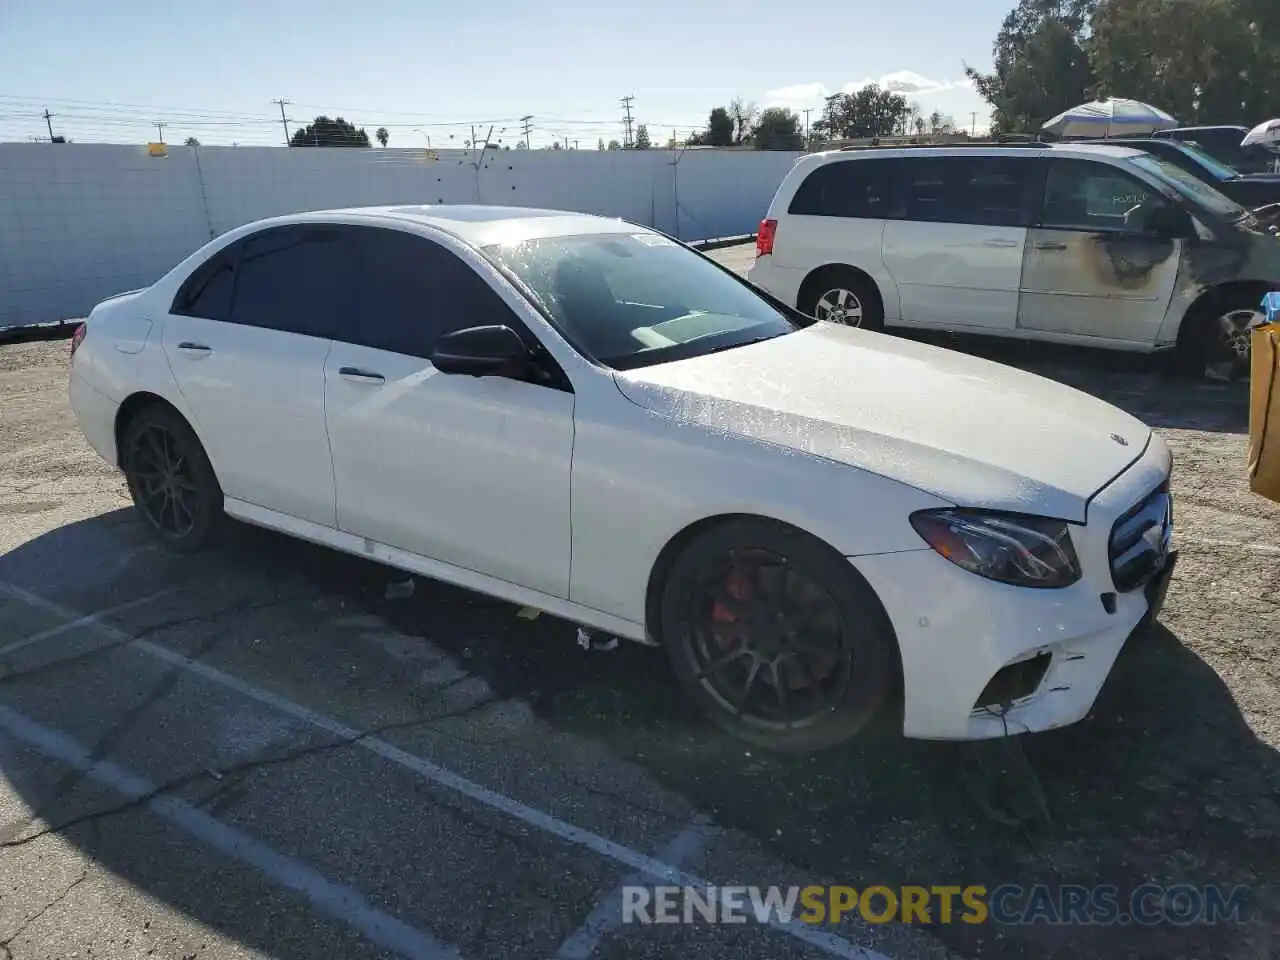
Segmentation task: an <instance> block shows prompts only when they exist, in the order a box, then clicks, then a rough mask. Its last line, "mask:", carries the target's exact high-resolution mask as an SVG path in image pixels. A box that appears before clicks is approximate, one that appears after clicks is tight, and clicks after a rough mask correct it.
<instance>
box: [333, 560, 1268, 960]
mask: <svg viewBox="0 0 1280 960" xmlns="http://www.w3.org/2000/svg"><path fill="white" fill-rule="evenodd" d="M315 560H316V561H317V567H316V568H313V569H310V570H309V573H308V575H309V576H316V577H317V582H318V583H320V584H322V585H323V586H325V587H326V588H328V589H343V587H342V584H344V583H345V584H346V589H348V590H352V589H353V588H354V593H355V594H357V595H359V596H361V597H362V598H363V602H364V603H366V604H367V605H368V606H369V607H370V609H373V610H376V611H377V612H378V613H379V614H381V615H382V616H384V617H385V618H386V619H387V620H388V621H390V622H391V623H393V624H394V625H395V626H396V627H397V628H398V629H400V630H402V631H404V632H407V633H411V634H417V635H421V636H424V637H431V638H432V639H433V640H434V641H435V642H436V643H438V644H440V645H442V646H444V647H445V648H446V649H450V650H451V652H452V653H454V654H455V655H462V654H463V653H464V652H465V653H466V655H467V658H468V659H467V663H468V668H469V669H470V670H472V671H474V672H476V673H478V674H480V675H481V676H483V677H484V678H485V680H486V681H487V682H488V683H489V684H490V686H492V687H493V688H494V690H495V691H496V692H497V693H498V694H499V695H501V696H505V697H515V698H520V699H524V700H526V701H527V702H529V703H530V704H531V705H532V706H533V708H534V709H535V710H536V712H537V713H538V714H539V715H540V716H542V717H543V718H544V719H545V720H546V721H547V722H549V723H551V724H552V725H554V726H555V727H556V728H557V729H560V730H563V731H566V732H572V733H574V734H577V735H581V736H584V737H589V738H592V739H595V740H598V741H600V742H603V743H605V744H606V745H608V747H609V748H610V750H611V752H613V753H615V754H617V755H619V756H622V757H624V758H626V759H628V760H630V761H632V762H634V763H637V764H640V765H641V766H643V767H645V768H646V769H648V770H649V771H650V772H651V773H652V775H653V776H654V777H655V778H657V779H658V780H659V781H660V782H662V783H663V784H664V785H666V786H667V787H668V788H669V789H672V790H674V791H676V792H678V793H679V794H681V795H683V796H685V797H686V798H687V799H688V800H689V801H690V802H691V803H693V804H694V805H696V806H697V807H698V808H699V809H701V810H703V811H705V812H708V813H709V814H711V815H712V816H714V817H715V819H716V820H717V822H719V823H721V824H723V825H725V826H729V827H733V828H737V829H740V830H743V831H745V832H747V833H749V834H750V835H752V836H754V837H756V838H757V839H758V840H759V841H761V842H762V843H764V844H766V845H769V846H770V847H772V848H774V850H775V852H776V854H777V855H778V856H779V857H781V858H783V859H784V860H786V861H789V862H791V863H794V864H796V865H797V866H799V867H802V868H808V869H811V870H812V871H814V873H815V875H819V876H823V877H834V878H837V879H839V880H841V881H843V882H847V883H849V884H850V885H853V886H855V887H865V886H867V885H869V884H872V883H883V884H885V885H887V886H889V887H896V886H900V885H903V884H911V883H923V884H958V885H969V884H983V885H985V886H986V887H987V888H988V889H993V888H995V887H997V886H999V885H1001V884H1010V883H1013V884H1021V885H1022V886H1024V887H1026V888H1030V887H1031V886H1032V885H1033V884H1048V885H1051V886H1053V887H1054V888H1055V889H1056V888H1057V887H1058V886H1059V885H1064V884H1083V885H1086V886H1096V885H1100V884H1110V885H1114V886H1115V887H1117V888H1118V889H1119V891H1120V892H1121V898H1122V905H1123V898H1124V897H1126V896H1127V895H1128V894H1129V893H1130V892H1132V891H1134V890H1136V889H1138V888H1139V887H1140V886H1141V885H1142V884H1144V883H1157V884H1161V885H1163V886H1166V887H1171V886H1174V885H1178V884H1192V885H1194V886H1197V887H1201V888H1203V887H1206V886H1209V885H1218V886H1219V887H1222V888H1224V889H1226V890H1228V891H1229V890H1231V889H1233V888H1235V887H1236V886H1240V885H1243V886H1245V887H1249V888H1251V889H1252V891H1253V892H1254V893H1255V894H1257V893H1259V892H1260V891H1261V889H1262V887H1263V885H1265V884H1267V883H1269V882H1270V878H1272V877H1273V876H1274V867H1275V864H1276V863H1277V862H1280V861H1278V860H1277V854H1278V853H1280V847H1278V846H1277V838H1280V801H1278V798H1280V754H1278V753H1277V751H1276V750H1274V749H1273V748H1272V747H1270V746H1269V745H1268V744H1266V743H1264V742H1263V741H1261V740H1260V739H1258V737H1257V736H1256V735H1255V734H1254V733H1253V731H1252V730H1251V729H1250V727H1249V725H1248V724H1247V722H1246V721H1245V719H1244V717H1243V716H1242V715H1241V712H1240V710H1239V708H1238V707H1237V705H1236V702H1235V700H1234V698H1233V696H1232V694H1231V691H1230V690H1229V689H1228V688H1227V686H1226V685H1225V684H1224V682H1223V681H1222V679H1221V678H1220V677H1219V676H1218V674H1217V673H1216V672H1215V671H1214V669H1213V668H1212V667H1211V666H1209V665H1208V664H1207V663H1205V661H1204V660H1202V659H1201V658H1200V657H1199V656H1197V655H1196V654H1195V653H1193V652H1192V651H1191V650H1189V649H1188V648H1187V647H1186V646H1185V645H1184V644H1183V643H1182V642H1181V641H1180V640H1179V639H1178V637H1177V636H1175V635H1174V634H1173V633H1171V632H1170V631H1169V629H1167V628H1166V627H1165V626H1163V625H1161V624H1158V623H1157V624H1156V625H1154V626H1152V627H1150V628H1148V629H1146V630H1145V631H1143V632H1142V633H1140V634H1136V635H1135V636H1134V637H1133V638H1132V639H1131V640H1130V642H1129V643H1128V644H1127V645H1126V647H1125V649H1124V651H1123V653H1122V655H1121V657H1120V658H1119V660H1118V662H1117V664H1116V668H1115V670H1114V671H1113V673H1112V675H1111V677H1110V679H1109V680H1108V682H1107V684H1106V686H1105V688H1104V690H1103V692H1102V694H1101V696H1100V697H1099V700H1098V702H1097V704H1096V705H1095V709H1094V710H1093V711H1092V713H1091V715H1090V716H1089V718H1087V719H1086V720H1085V721H1084V722H1082V723H1079V724H1077V725H1074V726H1072V727H1069V728H1066V729H1063V730H1059V731H1055V732H1052V733H1048V734H1042V735H1038V736H1032V737H1011V738H1008V739H1006V740H1000V741H990V742H985V743H975V744H964V743H930V742H922V741H909V740H905V739H904V738H902V736H901V735H900V733H899V731H900V713H898V712H897V711H898V710H900V708H894V707H892V706H891V707H890V708H889V709H888V710H886V711H885V713H884V714H883V715H882V716H881V717H880V718H879V719H878V720H877V721H876V722H875V723H874V724H873V725H872V727H871V728H870V729H869V730H867V731H866V732H865V733H864V734H863V735H862V736H861V737H860V738H859V739H858V740H857V741H856V742H854V743H853V744H851V745H848V746H846V747H842V748H838V749H836V750H833V751H828V752H825V753H821V754H816V755H811V756H801V757H788V756H778V755H771V754H768V753H766V752H763V751H760V750H757V749H753V748H750V747H747V746H744V745H743V744H742V743H740V742H737V741H735V740H733V739H731V738H729V737H728V736H726V735H724V734H722V733H721V732H719V731H718V730H717V729H715V728H714V727H713V726H712V725H710V724H709V723H707V722H706V721H705V720H703V718H702V717H701V716H699V715H698V714H697V713H696V711H695V710H694V709H693V708H692V707H691V706H690V704H689V703H688V701H686V699H685V698H684V696H683V695H682V694H681V692H680V691H679V690H678V689H677V686H676V683H675V680H674V676H673V674H672V672H671V670H670V668H669V666H668V663H667V660H666V656H665V654H664V652H663V651H662V650H655V649H652V648H646V647H641V646H639V645H637V644H631V643H626V642H623V643H621V644H620V645H619V646H618V647H617V648H616V649H615V650H611V651H609V652H601V651H595V650H583V649H581V648H580V647H579V646H578V645H577V644H576V643H575V642H574V634H575V630H576V628H575V627H574V626H573V625H572V624H569V623H566V622H565V621H562V620H558V619H556V618H553V617H548V616H542V617H539V618H538V619H536V620H534V621H532V622H530V621H526V620H524V619H521V618H520V617H518V616H516V609H515V608H513V607H511V606H510V605H507V604H503V603H500V602H497V601H492V600H488V599H485V598H478V597H476V595H474V594H471V593H469V592H467V591H464V590H459V589H457V588H453V587H450V586H448V585H444V584H439V583H434V582H430V581H421V580H419V581H418V585H417V590H416V591H415V593H414V595H413V596H412V597H411V598H409V599H407V600H403V601H385V600H382V599H381V598H380V596H381V590H382V584H383V582H384V581H385V579H386V571H384V570H382V568H378V567H376V566H373V565H369V566H368V567H366V568H365V573H364V581H363V583H358V582H357V581H356V580H354V579H353V578H352V577H351V576H350V575H338V577H337V579H336V580H332V579H329V578H331V577H333V576H334V575H335V572H336V571H335V570H334V569H333V568H331V567H329V565H328V564H327V562H325V561H323V560H321V559H320V558H319V557H315ZM391 576H393V577H394V576H396V575H394V574H392V575H391ZM1176 591H1177V585H1176V583H1175V586H1174V593H1175V595H1176ZM480 635H484V636H486V637H487V638H488V640H487V641H486V643H485V644H484V645H483V646H482V647H481V648H479V649H477V647H476V645H475V643H474V640H473V638H474V637H476V636H480ZM745 882H750V881H749V880H748V881H745ZM760 882H762V883H768V882H769V880H768V878H761V879H760ZM1252 909H1253V911H1254V913H1253V914H1252V917H1250V915H1249V914H1248V912H1247V910H1246V915H1245V920H1246V921H1250V922H1245V923H1241V924H1225V925H1224V924H1218V925H1198V926H1193V927H1186V926H1175V925H1172V924H1165V925H1162V926H1159V927H1146V926H1128V925H1124V924H1113V925H1110V926H1083V925H1081V926H1076V927H1071V928H1063V927H1061V926H1050V925H1046V924H1043V923H1041V924H1035V925H1030V926H1019V927H1016V928H996V927H991V926H983V927H978V928H975V927H972V926H967V925H964V924H953V925H949V926H941V925H939V926H936V927H935V929H934V933H935V934H936V935H937V936H938V937H939V939H941V940H942V941H943V942H944V943H946V944H947V945H948V946H949V947H951V948H952V949H954V950H956V951H957V952H959V953H960V954H961V955H964V956H984V957H1009V958H1013V957H1025V956H1035V957H1038V958H1046V960H1052V958H1058V957H1061V958H1063V960H1066V958H1075V957H1078V956H1099V957H1102V956H1106V957H1111V956H1127V957H1153V958H1155V957H1159V958H1173V957H1182V956H1186V957H1203V956H1214V957H1221V958H1226V957H1231V956H1252V955H1254V953H1253V952H1252V951H1253V949H1254V948H1256V947H1257V945H1258V942H1257V941H1255V939H1254V938H1256V937H1266V936H1267V935H1268V934H1267V933H1266V931H1267V929H1269V928H1274V927H1275V924H1276V921H1277V919H1278V918H1280V911H1278V910H1277V907H1276V904H1275V903H1274V902H1272V903H1270V904H1269V905H1265V904H1264V903H1263V902H1262V901H1258V902H1255V903H1254V904H1253V906H1252ZM1260 931H1261V932H1260Z"/></svg>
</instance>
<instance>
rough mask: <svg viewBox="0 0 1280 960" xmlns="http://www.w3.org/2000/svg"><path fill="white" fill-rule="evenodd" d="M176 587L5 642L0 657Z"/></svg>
mask: <svg viewBox="0 0 1280 960" xmlns="http://www.w3.org/2000/svg"><path fill="white" fill-rule="evenodd" d="M177 589H178V588H177V587H166V588H165V589H163V590H157V591H156V592H155V593H149V594H147V595H146V596H145V597H139V598H138V599H137V600H130V601H128V602H127V603H118V604H116V605H115V606H114V607H107V608H106V609H104V610H99V611H98V612H97V613H91V614H89V615H88V616H87V617H77V618H76V619H75V620H72V621H71V622H70V623H63V624H60V625H58V626H56V627H50V628H49V629H48V630H42V631H41V632H40V633H37V634H35V635H34V636H30V637H24V638H23V639H22V640H17V641H15V642H14V643H10V644H6V645H5V646H3V647H0V657H3V656H4V655H5V654H7V653H13V652H14V651H15V650H21V649H22V648H23V647H30V646H32V645H34V644H37V643H43V642H44V641H45V640H52V639H53V638H54V637H57V636H61V635H62V634H64V633H70V632H71V631H72V630H75V629H77V628H79V627H91V626H93V625H94V624H96V623H98V621H100V620H105V619H107V617H114V616H115V615H116V614H117V613H124V612H125V611H126V610H132V609H134V608H135V607H141V606H145V605H146V604H148V603H151V601H153V600H159V599H160V598H161V597H167V596H168V595H169V594H171V593H174V592H176V591H177Z"/></svg>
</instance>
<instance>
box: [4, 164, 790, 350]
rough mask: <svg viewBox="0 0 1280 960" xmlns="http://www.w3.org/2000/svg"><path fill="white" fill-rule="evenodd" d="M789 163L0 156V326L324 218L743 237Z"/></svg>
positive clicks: (92, 299) (80, 304) (45, 317)
mask: <svg viewBox="0 0 1280 960" xmlns="http://www.w3.org/2000/svg"><path fill="white" fill-rule="evenodd" d="M797 156H798V154H795V153H785V152H777V153H773V152H751V151H742V152H738V151H732V152H728V151H723V152H722V151H701V150H691V151H684V152H677V151H669V150H647V151H630V150H628V151H598V150H566V151H559V150H533V151H525V150H509V151H508V150H502V151H493V150H490V151H486V152H484V153H483V154H479V153H476V152H471V151H462V150H452V151H446V150H441V151H435V152H431V151H426V150H417V149H385V150H384V149H377V148H374V149H369V150H354V149H323V148H322V149H295V150H286V149H283V148H268V147H200V148H191V147H170V148H169V150H168V156H165V157H153V156H150V155H149V154H148V151H147V148H146V147H144V146H137V147H133V146H120V145H107V144H40V143H12V144H0V327H5V326H12V325H16V324H24V323H40V322H44V321H50V320H60V319H65V318H67V317H75V316H83V315H84V314H85V312H86V311H87V310H89V309H90V308H91V307H92V306H93V305H94V304H95V303H96V302H98V301H99V300H101V299H102V298H104V297H107V296H110V295H111V294H113V293H118V292H120V291H123V290H129V289H133V288H136V287H140V286H145V285H147V284H149V283H151V282H152V281H154V280H155V279H156V278H158V277H159V276H161V275H162V274H163V273H164V272H165V271H166V270H168V269H169V268H170V267H172V266H173V265H174V264H175V263H177V262H178V261H179V260H180V259H182V258H183V257H185V256H186V255H187V254H188V253H190V252H192V251H193V250H195V249H196V248H197V247H199V246H200V245H201V244H203V243H205V242H206V241H208V240H209V239H211V238H213V237H215V236H217V235H218V234H221V233H224V232H225V231H227V230H230V229H232V228H234V227H237V226H240V225H241V224H244V223H248V222H249V221H251V220H257V219H260V218H262V217H268V216H275V215H279V214H283V213H295V212H298V211H302V210H315V209H323V208H326V207H345V206H362V205H368V204H404V203H489V204H502V205H510V206H529V207H549V208H553V209H562V210H576V211H581V212H585V213H598V214H605V215H608V216H621V217H626V218H627V219H629V220H634V221H636V222H639V223H646V224H649V225H651V226H654V227H657V228H658V229H660V230H664V231H666V232H668V233H671V234H674V235H676V236H678V237H680V238H681V239H683V240H703V239H708V238H711V237H722V236H734V235H738V234H744V233H751V232H753V231H754V230H755V228H756V226H757V225H758V223H759V221H760V218H761V217H762V216H763V215H764V212H765V210H766V208H767V207H768V205H769V200H770V199H771V198H772V196H773V192H774V190H775V189H776V188H777V186H778V183H779V182H780V181H781V180H782V177H783V176H784V175H785V174H786V172H787V170H788V169H790V167H791V165H792V164H793V163H794V162H795V160H796V157H797Z"/></svg>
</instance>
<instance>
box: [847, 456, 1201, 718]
mask: <svg viewBox="0 0 1280 960" xmlns="http://www.w3.org/2000/svg"><path fill="white" fill-rule="evenodd" d="M1169 467H1170V457H1169V451H1168V448H1167V447H1166V446H1165V444H1164V443H1163V441H1160V440H1159V438H1157V437H1153V438H1152V441H1151V444H1150V445H1149V447H1148V449H1147V450H1146V452H1145V453H1144V455H1143V456H1142V457H1141V458H1140V459H1139V460H1138V462H1137V463H1135V464H1134V465H1133V466H1132V467H1130V468H1129V469H1128V470H1127V471H1125V473H1123V474H1122V475H1121V476H1120V477H1118V478H1117V479H1116V480H1114V481H1113V482H1112V483H1111V484H1109V485H1108V486H1107V487H1105V488H1104V489H1103V490H1101V491H1100V492H1099V493H1098V494H1097V495H1095V496H1094V498H1093V499H1092V501H1091V502H1090V504H1089V509H1088V520H1087V522H1086V523H1085V524H1084V525H1083V526H1079V527H1074V528H1073V529H1072V539H1073V541H1074V542H1075V544H1076V549H1077V552H1078V554H1079V555H1080V559H1081V565H1082V569H1083V571H1084V575H1083V577H1082V578H1081V579H1080V580H1079V581H1078V582H1076V583H1074V584H1072V585H1071V586H1070V587H1066V588H1063V589H1055V590H1036V589H1029V588H1026V587H1016V586H1010V585H1007V584H1002V583H996V582H994V581H990V580H985V579H983V578H981V577H977V576H975V575H973V574H971V573H969V572H967V571H965V570H963V569H961V568H960V567H958V566H956V565H955V564H953V563H950V562H949V561H947V560H945V559H944V558H943V557H941V556H939V555H938V554H936V553H935V552H934V551H932V550H929V549H925V550H912V551H907V552H902V553H892V554H882V555H878V556H870V557H857V558H853V559H851V561H850V562H851V563H853V564H854V565H855V566H856V567H857V569H858V571H859V572H860V573H861V574H862V575H863V576H864V577H865V578H866V579H867V581H868V582H869V583H870V584H871V586H872V588H873V589H874V590H875V591H876V592H877V594H878V595H879V597H880V599H881V602H882V603H883V604H884V606H885V609H886V611H887V612H888V614H889V617H890V620H891V621H892V623H893V626H894V630H895V633H896V635H897V639H898V645H899V649H900V651H901V658H902V674H903V734H904V735H905V736H907V737H912V738H920V739H940V740H976V739H986V738H991V737H1000V736H1007V735H1009V734H1016V733H1031V732H1037V731H1043V730H1051V729H1054V728H1057V727H1063V726H1067V725H1069V724H1072V723H1075V722H1077V721H1079V720H1081V719H1083V718H1084V717H1085V716H1086V715H1087V714H1088V712H1089V711H1090V709H1092V707H1093V704H1094V701H1095V700H1096V699H1097V696H1098V694H1099V692H1100V691H1101V690H1102V687H1103V684H1104V683H1105V682H1106V679H1107V677H1108V675H1109V674H1110V673H1111V669H1112V666H1113V665H1114V663H1115V660H1116V657H1117V656H1118V655H1119V653H1120V650H1121V648H1122V647H1123V646H1124V644H1125V642H1126V641H1127V640H1128V639H1129V637H1130V636H1131V635H1133V634H1134V633H1135V632H1137V631H1138V630H1139V629H1141V628H1142V627H1144V626H1145V625H1146V624H1148V623H1149V622H1150V621H1151V620H1152V619H1154V617H1155V616H1156V615H1158V613H1159V611H1160V608H1161V607H1162V606H1163V604H1164V598H1165V595H1166V593H1167V590H1168V585H1169V581H1170V579H1171V577H1172V574H1173V569H1174V566H1175V564H1176V555H1175V554H1173V553H1172V552H1169V553H1168V554H1166V559H1165V561H1164V563H1163V566H1162V567H1160V568H1158V569H1157V570H1155V571H1154V572H1153V573H1152V574H1151V575H1149V577H1148V578H1147V579H1146V580H1145V582H1144V583H1142V584H1140V585H1138V586H1136V587H1134V588H1132V589H1129V590H1125V591H1119V590H1117V589H1116V586H1115V583H1114V581H1113V579H1112V574H1111V566H1112V558H1111V535H1112V530H1113V528H1114V527H1115V525H1116V524H1117V522H1118V521H1120V520H1121V518H1123V517H1124V516H1125V515H1126V514H1127V513H1131V512H1132V511H1133V508H1134V507H1135V505H1138V504H1141V503H1143V502H1145V501H1146V500H1147V499H1148V498H1149V497H1150V496H1152V494H1153V491H1155V490H1157V489H1158V488H1159V487H1160V485H1161V484H1162V483H1164V482H1165V481H1166V480H1167V477H1168V474H1169ZM1167 543H1168V540H1167V536H1166V538H1165V540H1164V544H1166V545H1167ZM1161 549H1163V547H1162V548H1161Z"/></svg>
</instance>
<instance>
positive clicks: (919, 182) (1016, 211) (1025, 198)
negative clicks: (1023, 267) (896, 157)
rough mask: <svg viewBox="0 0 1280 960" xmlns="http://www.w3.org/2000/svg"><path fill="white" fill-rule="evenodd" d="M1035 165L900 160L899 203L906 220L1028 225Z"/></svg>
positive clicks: (1014, 160) (1018, 160)
mask: <svg viewBox="0 0 1280 960" xmlns="http://www.w3.org/2000/svg"><path fill="white" fill-rule="evenodd" d="M1035 163H1036V161H1034V160H1031V159H1027V158H1023V157H911V158H907V159H905V160H902V161H900V162H899V165H898V170H897V175H898V184H899V187H898V192H899V197H900V202H899V203H897V204H895V206H897V207H898V208H899V209H900V210H901V214H902V216H903V217H904V218H905V219H907V220H920V221H927V222H933V223H969V224H982V225H986V226H1002V227H1017V226H1025V225H1026V224H1027V222H1028V219H1029V215H1030V209H1029V208H1030V198H1031V191H1032V181H1033V178H1034V176H1035V171H1036V166H1035Z"/></svg>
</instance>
